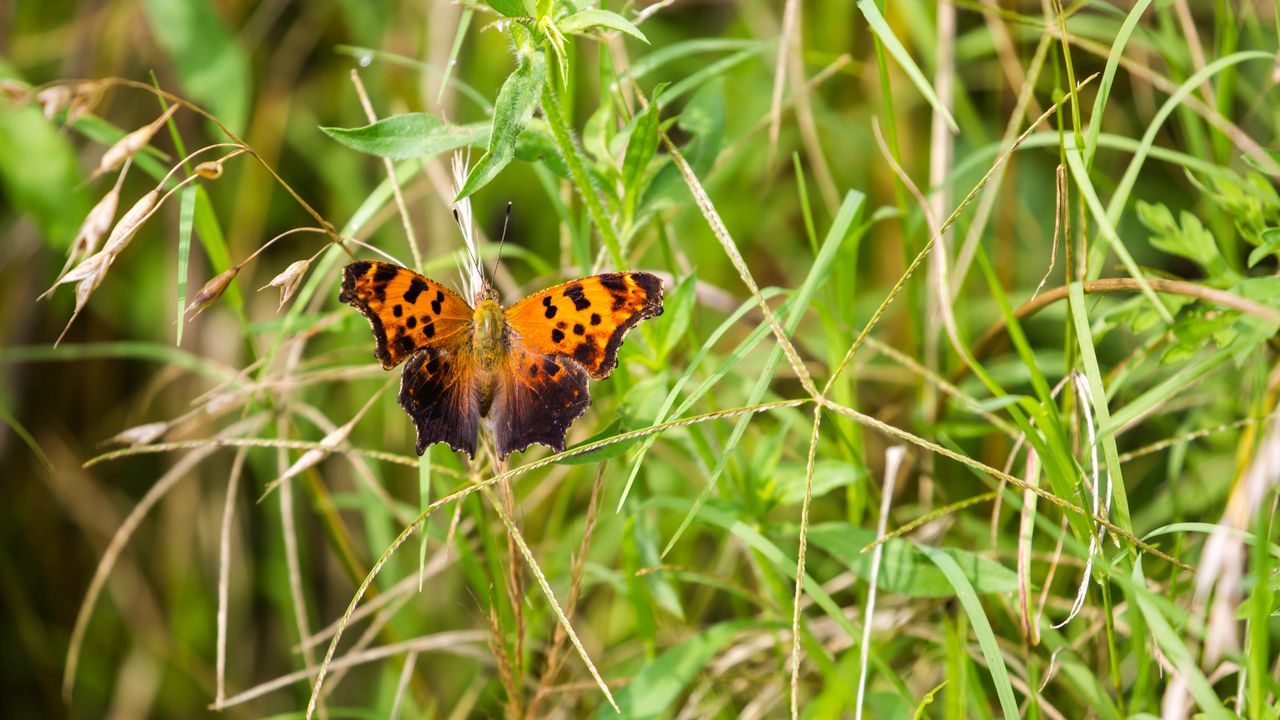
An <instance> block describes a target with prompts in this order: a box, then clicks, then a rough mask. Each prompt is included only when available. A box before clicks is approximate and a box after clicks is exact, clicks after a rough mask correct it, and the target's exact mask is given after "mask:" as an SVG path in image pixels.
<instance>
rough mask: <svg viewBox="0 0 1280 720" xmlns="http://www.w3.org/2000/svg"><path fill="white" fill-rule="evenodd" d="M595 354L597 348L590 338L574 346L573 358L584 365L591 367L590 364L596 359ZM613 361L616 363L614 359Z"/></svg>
mask: <svg viewBox="0 0 1280 720" xmlns="http://www.w3.org/2000/svg"><path fill="white" fill-rule="evenodd" d="M596 354H597V350H596V346H595V344H594V343H592V342H591V341H590V340H587V341H585V342H581V343H578V347H576V348H574V350H573V359H574V360H577V361H578V362H580V363H582V364H583V365H584V366H585V367H591V364H592V363H594V362H595V361H596ZM614 363H615V364H617V360H616V359H615V360H614Z"/></svg>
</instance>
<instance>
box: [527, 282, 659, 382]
mask: <svg viewBox="0 0 1280 720" xmlns="http://www.w3.org/2000/svg"><path fill="white" fill-rule="evenodd" d="M661 314H662V280H661V279H659V278H658V277H657V276H655V275H651V274H649V273H646V272H621V273H607V274H604V275H592V276H591V277H585V278H582V279H580V280H573V281H571V282H567V283H564V284H561V285H556V286H555V287H552V288H548V289H546V290H543V291H542V292H537V293H534V294H532V295H530V296H528V297H526V298H525V299H523V300H521V301H520V302H518V303H516V304H515V305H512V306H511V307H510V308H508V309H507V312H506V317H507V324H508V326H510V328H511V330H512V331H514V333H515V335H516V336H517V338H516V342H515V343H513V344H519V345H522V346H523V347H524V348H525V349H526V350H528V351H529V352H532V353H534V354H537V355H566V356H568V357H571V358H573V359H574V360H576V361H577V362H578V363H579V364H581V365H582V367H584V368H586V370H587V372H589V373H591V377H594V378H596V379H597V380H603V379H604V378H606V377H609V374H610V373H612V372H613V369H614V368H615V367H617V366H618V348H619V347H621V346H622V339H623V338H624V337H625V336H626V334H627V331H629V330H630V329H631V328H632V327H635V325H636V324H637V323H639V322H640V321H641V320H644V319H645V318H651V317H656V316H658V315H661Z"/></svg>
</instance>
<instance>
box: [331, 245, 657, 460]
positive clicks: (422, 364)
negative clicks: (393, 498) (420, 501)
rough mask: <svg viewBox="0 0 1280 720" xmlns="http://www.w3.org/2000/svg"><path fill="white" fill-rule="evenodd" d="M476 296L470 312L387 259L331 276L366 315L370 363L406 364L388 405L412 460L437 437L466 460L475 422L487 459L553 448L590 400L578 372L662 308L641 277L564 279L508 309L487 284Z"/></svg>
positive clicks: (602, 373)
mask: <svg viewBox="0 0 1280 720" xmlns="http://www.w3.org/2000/svg"><path fill="white" fill-rule="evenodd" d="M478 295H479V296H478V297H476V298H475V307H474V308H472V307H471V306H470V305H468V304H467V303H466V302H465V301H464V300H463V299H462V297H461V296H459V295H458V294H457V293H455V292H453V291H452V290H449V289H448V288H446V287H444V286H443V285H441V284H440V283H437V282H435V281H433V280H429V279H427V278H425V277H423V276H421V275H419V274H418V273H415V272H413V271H412V270H408V269H406V268H402V267H399V266H397V265H392V264H389V263H382V262H356V263H352V264H350V265H348V266H347V267H346V268H345V269H344V271H343V280H342V292H341V294H340V295H339V299H340V300H342V301H343V302H346V303H349V304H351V305H352V306H354V307H355V308H356V309H358V310H360V312H361V313H363V314H364V316H365V317H366V318H368V320H369V324H370V325H371V326H372V328H373V333H374V339H375V341H376V345H375V347H374V355H375V356H376V357H377V358H378V360H379V361H380V362H381V363H382V366H383V367H384V368H385V369H388V370H390V369H392V368H394V367H395V366H396V365H398V364H400V363H401V362H403V361H405V360H406V359H407V360H408V363H407V364H406V365H405V370H404V375H403V376H402V379H401V383H400V397H399V400H400V405H401V406H402V407H403V408H404V409H405V411H406V412H407V413H408V414H409V416H410V417H411V418H413V421H414V424H415V425H416V427H417V431H418V443H417V451H418V454H419V455H421V454H422V453H423V452H424V451H425V449H426V447H427V445H430V444H431V443H436V442H446V443H448V444H449V445H450V447H452V448H454V449H455V450H459V451H462V452H466V453H468V454H469V455H471V456H472V457H474V456H475V450H476V443H477V435H478V432H479V428H480V426H481V425H482V424H483V425H485V426H487V427H488V428H489V431H490V433H491V434H492V436H493V439H494V444H495V445H496V449H497V453H498V457H499V458H505V457H506V456H507V455H508V454H509V453H510V452H512V451H514V450H524V449H525V448H527V447H528V446H529V445H530V444H532V443H539V444H542V445H547V446H548V447H551V448H552V449H554V450H557V451H558V450H563V449H564V445H565V434H566V433H567V432H568V429H569V426H570V425H571V424H572V423H573V421H574V420H575V419H577V417H578V416H579V415H581V414H582V413H583V412H585V411H586V409H587V407H588V406H589V405H590V404H591V397H590V394H589V391H588V379H589V378H591V377H594V378H596V379H604V378H606V377H608V376H609V374H610V373H611V372H612V371H613V369H614V368H615V367H616V366H617V363H618V348H619V347H620V346H621V344H622V339H623V337H624V336H625V335H626V333H627V331H628V330H630V329H631V328H632V327H633V326H635V325H636V324H637V323H639V322H640V321H641V320H644V319H645V318H650V317H655V316H657V315H661V314H662V281H661V280H660V279H658V278H657V277H656V276H654V275H651V274H649V273H643V272H625V273H607V274H605V275H594V276H591V277H587V278H582V279H579V280H574V281H571V282H567V283H564V284H562V285H557V286H555V287H551V288H548V289H546V290H543V291H541V292H538V293H534V294H532V295H530V296H528V297H526V298H524V299H523V300H520V301H519V302H517V303H515V304H514V305H512V306H511V307H509V308H503V307H502V305H501V304H500V303H499V302H498V296H497V293H496V292H495V291H494V290H493V289H492V288H491V287H485V288H484V289H483V290H482V292H480V293H479V294H478Z"/></svg>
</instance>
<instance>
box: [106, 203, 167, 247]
mask: <svg viewBox="0 0 1280 720" xmlns="http://www.w3.org/2000/svg"><path fill="white" fill-rule="evenodd" d="M159 201H160V191H159V190H152V191H151V192H149V193H147V194H146V195H143V196H142V197H140V198H138V202H136V203H134V204H133V207H131V208H129V210H128V211H126V212H125V214H124V215H123V216H121V218H120V222H118V223H116V226H115V227H114V228H112V229H111V237H109V238H107V245H106V247H104V248H103V249H102V251H103V252H107V253H111V254H112V255H119V254H120V251H121V250H124V248H125V246H126V245H128V244H129V241H130V240H132V239H133V236H134V235H137V234H138V229H139V228H141V227H142V223H143V221H144V220H146V219H147V217H148V216H149V215H150V213H151V211H152V210H154V209H155V207H156V203H158V202H159Z"/></svg>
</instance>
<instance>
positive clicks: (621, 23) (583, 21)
mask: <svg viewBox="0 0 1280 720" xmlns="http://www.w3.org/2000/svg"><path fill="white" fill-rule="evenodd" d="M556 27H558V28H560V32H566V33H580V32H582V31H584V30H590V29H591V28H598V27H599V28H605V29H607V30H617V31H618V32H621V33H626V34H627V35H630V36H631V37H633V38H635V39H637V40H639V41H640V42H642V43H645V44H646V45H647V44H648V43H649V38H647V37H645V36H644V33H642V32H640V28H638V27H636V26H635V25H633V24H632V23H631V21H630V20H628V19H626V18H624V17H622V16H621V15H619V14H618V13H615V12H610V11H608V10H583V11H582V12H578V13H574V14H573V15H570V16H569V17H566V18H564V19H563V20H561V21H560V22H558V23H556Z"/></svg>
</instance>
